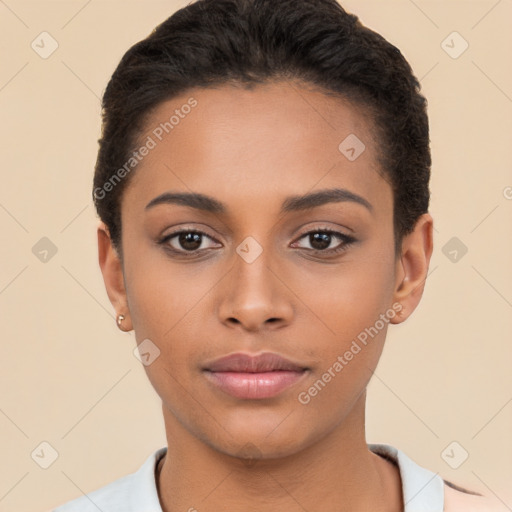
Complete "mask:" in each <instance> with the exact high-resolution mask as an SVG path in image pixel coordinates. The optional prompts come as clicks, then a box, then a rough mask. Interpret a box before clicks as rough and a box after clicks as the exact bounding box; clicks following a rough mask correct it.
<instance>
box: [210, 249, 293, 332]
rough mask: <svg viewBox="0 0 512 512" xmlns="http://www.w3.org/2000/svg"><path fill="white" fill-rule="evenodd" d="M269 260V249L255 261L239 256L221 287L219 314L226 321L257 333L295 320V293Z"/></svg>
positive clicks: (219, 291) (219, 288) (221, 319)
mask: <svg viewBox="0 0 512 512" xmlns="http://www.w3.org/2000/svg"><path fill="white" fill-rule="evenodd" d="M269 259H270V255H269V254H268V251H263V253H262V254H261V255H260V256H259V257H258V258H257V259H256V260H255V261H253V262H252V263H248V262H247V261H245V260H244V259H243V258H241V257H239V256H238V255H236V260H235V264H234V265H233V267H232V268H231V270H230V271H229V272H228V274H227V275H226V276H225V277H224V279H223V280H222V284H221V286H219V287H218V293H219V295H218V297H219V300H220V304H219V308H218V314H219V319H220V321H221V322H222V323H223V324H225V325H227V326H228V327H235V326H238V325H240V326H241V327H242V328H243V329H244V330H246V331H251V332H255V331H261V330H268V329H271V330H274V329H279V328H281V327H284V326H285V325H288V324H289V323H290V322H291V320H292V317H293V314H294V307H293V303H292V300H293V299H292V297H293V293H292V292H291V291H290V289H289V288H288V287H287V286H286V282H285V279H283V276H282V275H280V273H279V272H278V271H276V270H275V269H273V268H271V266H272V265H271V262H270V261H269ZM273 266H274V267H276V265H273Z"/></svg>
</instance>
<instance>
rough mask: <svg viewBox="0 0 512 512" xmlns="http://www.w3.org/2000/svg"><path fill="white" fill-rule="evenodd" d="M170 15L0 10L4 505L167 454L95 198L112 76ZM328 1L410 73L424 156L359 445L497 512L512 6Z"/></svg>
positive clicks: (0, 480) (16, 2)
mask: <svg viewBox="0 0 512 512" xmlns="http://www.w3.org/2000/svg"><path fill="white" fill-rule="evenodd" d="M183 5H185V2H178V1H166V2H161V1H145V2H143V1H142V0H141V1H123V2H120V1H110V0H92V1H86V0H77V1H37V2H36V1H33V2H29V1H22V0H0V34H1V36H0V52H1V67H0V115H1V120H2V122H1V123H0V130H1V132H0V145H1V171H0V172H1V188H0V229H1V232H2V243H1V245H0V247H1V249H0V251H1V253H0V258H1V265H0V314H1V320H0V321H1V332H2V349H1V365H2V366H1V372H0V389H1V395H0V439H1V441H0V443H1V444H0V449H1V461H2V464H1V467H0V510H1V511H5V512H10V511H12V512H14V511H16V512H24V511H34V512H38V511H39V512H40V511H43V510H48V509H50V508H52V507H54V506H56V505H58V504H62V503H63V502H65V501H67V500H69V499H72V498H74V497H77V496H79V495H81V494H82V493H86V492H88V491H91V490H93V489H95V488H98V487H100V486H102V485H105V484H106V483H108V482H111V481H112V480H114V479H116V478H118V477H120V476H122V475H124V474H127V473H129V472H132V471H134V470H136V469H137V468H138V467H139V466H140V465H141V464H142V462H143V461H144V460H145V459H146V457H148V455H149V454H150V453H151V452H152V451H153V450H156V449H157V448H158V447H160V446H164V444H165V437H164V429H163V421H162V419H161V410H160V402H159V399H158V398H157V396H156V394H155V393H154V392H153V390H152V388H151V386H150V384H149V383H148V381H147V379H146V376H145V374H144V371H143V369H142V366H141V365H140V363H139V361H138V360H137V359H136V358H135V357H134V355H133V349H134V347H135V339H134V336H133V333H131V334H123V333H121V332H120V331H118V330H117V328H116V326H115V322H114V316H113V310H112V307H111V305H110V303H109V301H108V298H107V295H106V293H105V290H104V286H103V282H102V278H101V274H100V270H99V267H98V265H97V256H96V233H95V228H96V225H97V219H96V217H95V213H94V209H93V206H92V201H91V184H92V173H93V166H94V162H95V157H96V150H97V138H98V137H99V134H100V131H99V130H100V104H99V98H100V97H101V94H102V92H103V89H104V87H105V85H106V83H107V80H108V78H109V77H110V75H111V73H112V72H113V70H114V67H115V66H116V65H117V63H118V61H119V59H120V58H121V56H122V55H123V54H124V52H125V51H126V50H127V49H128V48H129V46H131V45H132V44H133V43H135V42H136V41H138V40H140V39H141V38H143V37H145V36H146V35H147V34H149V32H150V31H151V30H152V29H153V28H154V26H156V25H157V24H158V23H159V22H161V21H163V20H164V19H165V18H167V17H168V16H169V15H170V14H171V13H172V12H174V11H175V10H176V9H177V8H178V7H181V6H183ZM343 5H344V6H345V7H346V8H347V9H348V10H350V11H352V12H354V13H355V14H357V15H359V16H360V18H361V19H362V21H363V23H365V24H366V25H368V26H369V27H371V28H373V29H375V30H377V31H378V32H380V33H382V34H383V35H384V36H385V37H386V38H387V39H388V40H390V41H391V42H392V43H394V44H395V45H397V46H398V47H399V48H400V49H401V50H402V52H403V53H404V55H405V56H406V58H407V59H408V60H409V62H410V63H411V65H412V67H413V69H414V70H415V72H416V74H417V76H418V77H419V78H420V79H421V82H422V86H423V91H424V93H425V95H426V96H427V98H428V100H429V114H430V122H431V141H432V153H433V161H434V164H433V178H432V187H431V188H432V207H431V213H432V214H433V216H434V218H435V226H436V233H435V252H434V256H433V260H432V264H431V275H430V277H429V279H428V282H427V286H426V291H425V296H424V299H423V302H422V304H421V305H420V307H419V309H418V310H417V312H416V313H415V314H414V315H413V317H412V318H411V319H410V320H409V321H408V322H406V323H405V324H403V325H400V326H397V327H391V329H390V332H389V335H388V342H387V346H386V348H385V351H384V355H383V358H382V360H381V362H380V364H379V367H378V368H377V372H376V377H375V378H374V379H373V381H372V382H371V384H370V388H369V401H368V436H367V440H368V442H385V443H389V444H393V445H395V446H398V447H399V448H401V449H402V450H404V451H405V452H406V453H407V454H408V455H409V456H410V457H411V458H413V459H414V460H415V461H416V462H418V463H419V464H421V465H423V466H425V467H427V468H429V469H431V470H433V471H435V472H439V473H440V474H441V475H442V476H443V477H444V478H447V479H450V480H452V481H453V482H456V483H458V484H462V485H466V486H468V487H470V488H473V489H477V490H480V491H481V492H483V493H487V494H496V495H498V496H499V498H500V499H501V500H502V501H503V503H504V506H505V505H506V508H504V510H512V494H511V491H507V489H506V487H507V484H508V486H509V484H510V480H511V476H512V437H511V435H510V434H511V427H512V386H511V384H512V373H511V372H510V367H511V355H512V344H511V339H512V336H511V334H512V315H511V313H512V265H511V262H512V237H511V236H510V235H511V228H512V188H510V187H512V173H511V164H512V144H511V136H512V70H511V66H510V62H511V50H512V32H511V31H510V20H511V19H512V2H511V1H510V0H500V1H497V0H485V1H483V0H482V1H476V0H474V1H468V0H450V1H446V0H445V1H432V0H416V1H415V2H413V1H412V0H397V1H393V2H392V1H382V0H379V1H355V0H347V1H345V2H343ZM42 31H47V32H49V33H50V34H51V36H52V37H53V38H55V40H56V41H57V42H58V45H59V47H58V49H57V50H56V51H55V53H53V54H52V55H51V56H50V57H49V58H47V59H42V58H41V57H40V56H39V55H38V54H37V53H36V52H35V51H34V50H33V49H32V48H31V42H32V41H33V40H34V39H36V37H37V36H38V35H39V34H40V33H41V32H42ZM453 31H457V32H458V33H460V35H461V36H462V37H463V38H464V40H466V41H467V42H468V43H469V48H468V49H467V50H466V51H465V52H464V53H463V54H462V55H460V57H458V58H457V59H454V58H452V57H450V56H449V55H448V54H447V53H446V52H445V50H444V49H443V47H442V45H441V43H442V41H443V40H445V38H446V37H447V36H448V35H449V34H451V33H452V32H453ZM452 39H453V36H452ZM450 41H451V39H448V44H450V45H451V46H454V49H452V50H451V51H452V52H453V51H455V50H457V49H459V48H461V46H460V44H461V43H462V41H461V40H457V39H455V40H454V42H453V44H452V43H451V42H450ZM507 187H509V188H507ZM42 237H47V238H49V239H50V240H51V241H52V242H53V244H55V246H56V247H57V253H56V254H55V255H54V256H53V257H51V258H50V257H48V261H47V262H46V263H44V262H42V261H40V259H39V258H38V257H36V255H35V254H34V253H33V252H32V248H33V247H34V245H35V244H36V243H38V241H39V240H40V239H41V238H42ZM452 237H457V238H458V239H459V241H460V242H462V243H463V244H464V245H465V246H466V247H467V249H468V251H467V254H465V255H464V256H462V257H461V256H460V254H461V253H460V252H459V253H458V257H459V259H458V261H456V262H452V261H451V260H450V259H449V258H448V257H447V256H445V254H444V253H443V247H444V246H445V244H447V243H448V241H449V240H450V239H452ZM452 243H453V242H452ZM449 250H453V248H452V247H451V246H448V249H445V252H447V253H448V252H449ZM451 257H453V254H452V256H451ZM43 441H46V442H48V443H50V445H51V446H52V447H53V448H54V449H55V450H56V451H57V452H58V458H57V460H56V461H55V462H54V463H53V464H52V465H51V466H50V467H49V468H48V469H42V468H41V467H40V466H39V465H38V464H36V462H35V461H34V460H33V459H32V458H31V453H32V452H33V451H34V450H35V449H36V448H37V447H38V446H39V445H40V443H41V442H43ZM453 441H456V442H457V443H459V445H460V447H458V446H456V447H455V450H454V452H453V456H452V459H457V458H459V457H461V454H462V450H463V449H464V450H466V451H467V452H468V453H469V458H468V459H467V460H466V461H465V462H464V463H463V464H462V465H461V466H460V467H459V468H458V469H456V470H455V469H452V468H451V467H450V466H449V465H448V464H447V462H445V460H444V459H443V457H442V456H441V454H442V452H443V450H444V449H445V448H446V447H447V446H448V445H449V444H450V443H452V442H453ZM450 455H452V453H450ZM36 458H37V457H36Z"/></svg>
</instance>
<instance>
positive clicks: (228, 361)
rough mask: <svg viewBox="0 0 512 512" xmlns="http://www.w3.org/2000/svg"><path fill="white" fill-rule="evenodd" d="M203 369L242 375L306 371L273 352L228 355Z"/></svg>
mask: <svg viewBox="0 0 512 512" xmlns="http://www.w3.org/2000/svg"><path fill="white" fill-rule="evenodd" d="M204 369H205V370H208V371H211V372H243V373H258V372H272V371H276V370H288V371H295V372H299V371H303V370H307V368H306V367H305V366H301V365H299V364H297V363H294V362H293V361H291V360H289V359H286V358H285V357H283V356H280V355H279V354H275V353H273V352H264V353H262V354H258V355H251V354H245V353H242V352H237V353H235V354H229V355H227V356H224V357H221V358H219V359H215V360H213V361H212V362H210V363H208V364H207V365H205V368H204Z"/></svg>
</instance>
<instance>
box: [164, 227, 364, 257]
mask: <svg viewBox="0 0 512 512" xmlns="http://www.w3.org/2000/svg"><path fill="white" fill-rule="evenodd" d="M183 233H196V234H198V235H202V236H205V237H207V238H210V239H212V240H214V239H213V238H212V237H211V236H210V235H208V234H207V233H205V232H204V231H200V230H198V229H182V230H179V231H175V232H174V233H170V234H169V235H166V236H165V237H163V238H162V239H160V240H158V244H159V245H163V246H164V248H165V250H166V251H168V252H170V253H172V254H178V255H182V256H185V257H194V256H196V255H197V254H199V252H200V250H197V249H196V250H195V251H185V250H177V249H174V248H173V247H171V246H170V245H168V242H169V241H170V240H171V239H173V238H175V237H176V236H178V235H181V234H183ZM314 233H325V234H328V235H332V236H334V237H336V238H338V239H340V240H341V241H342V243H341V245H340V246H339V247H337V248H335V249H324V250H320V249H306V251H308V252H309V253H313V254H315V255H326V254H329V255H336V254H339V253H342V252H344V251H346V250H347V249H348V248H349V247H350V246H351V245H352V244H353V243H354V242H356V239H355V238H354V237H353V236H350V235H346V234H344V233H340V232H339V231H334V230H332V229H329V228H317V229H314V230H311V231H307V232H306V233H303V234H302V235H301V236H300V237H299V238H298V239H297V241H299V240H302V239H303V238H305V237H307V236H309V235H311V234H314ZM202 250H203V251H204V250H206V249H202Z"/></svg>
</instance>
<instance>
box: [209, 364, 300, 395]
mask: <svg viewBox="0 0 512 512" xmlns="http://www.w3.org/2000/svg"><path fill="white" fill-rule="evenodd" d="M305 373H306V371H305V370H304V371H301V372H296V371H289V370H276V371H273V372H263V373H247V372H245V373H239V372H211V371H206V372H205V375H206V377H207V378H208V380H209V381H210V382H212V383H213V384H214V385H215V386H217V387H219V388H220V389H221V390H222V391H224V392H225V393H228V394H229V395H232V396H234V397H236V398H243V399H262V398H272V397H274V396H276V395H278V394H279V393H281V392H282V391H284V390H285V389H287V388H289V387H290V386H293V385H294V384H295V383H296V382H298V381H299V380H300V379H302V377H303V376H304V374H305Z"/></svg>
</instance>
